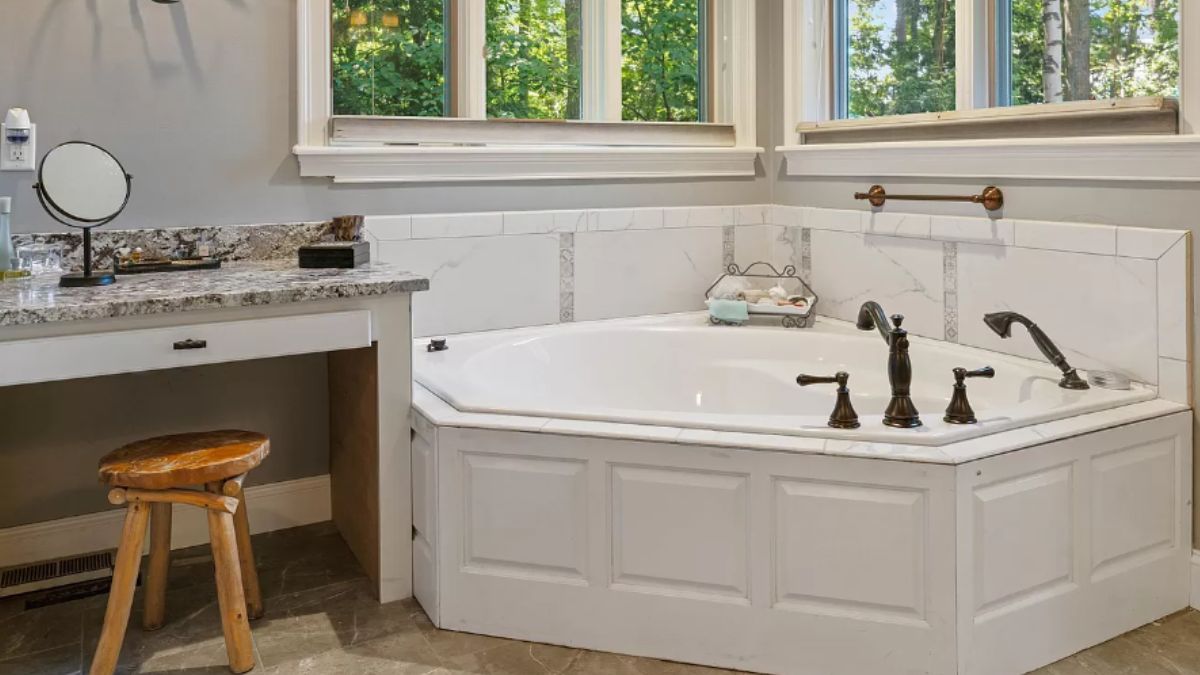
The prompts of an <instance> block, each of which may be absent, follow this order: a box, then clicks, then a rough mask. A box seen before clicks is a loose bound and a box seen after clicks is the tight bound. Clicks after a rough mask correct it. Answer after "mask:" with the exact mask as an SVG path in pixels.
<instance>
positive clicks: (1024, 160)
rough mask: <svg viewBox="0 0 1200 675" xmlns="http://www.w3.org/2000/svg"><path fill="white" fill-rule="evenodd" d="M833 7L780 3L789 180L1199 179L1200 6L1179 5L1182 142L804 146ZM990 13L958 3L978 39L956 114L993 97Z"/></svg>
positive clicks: (963, 45)
mask: <svg viewBox="0 0 1200 675" xmlns="http://www.w3.org/2000/svg"><path fill="white" fill-rule="evenodd" d="M829 2H830V0H798V1H797V2H794V3H792V2H788V3H785V5H784V22H783V23H784V26H783V30H784V38H783V44H784V45H785V49H784V78H783V79H784V82H783V88H784V92H783V98H784V117H783V120H784V122H783V126H784V129H783V136H782V138H783V139H784V141H783V143H782V144H781V145H779V146H778V147H776V151H777V152H779V153H780V154H781V155H782V156H783V157H785V158H786V173H787V175H789V176H808V177H816V176H831V177H868V176H869V177H900V178H950V177H971V178H985V179H1041V180H1055V179H1061V180H1092V181H1139V182H1156V181H1157V182H1200V135H1197V134H1196V132H1197V130H1200V3H1187V2H1181V3H1180V42H1181V54H1180V62H1181V73H1182V76H1181V77H1182V80H1181V82H1180V94H1181V96H1180V113H1179V114H1180V119H1179V123H1180V125H1179V126H1180V135H1178V136H1105V137H1082V138H1050V139H1046V138H1041V139H1030V140H1027V141H1026V140H1020V139H998V140H997V139H980V140H965V141H964V140H956V141H911V142H898V143H831V144H822V145H801V144H800V138H799V134H798V133H797V132H796V124H797V123H798V122H800V121H825V120H828V119H829V112H830V106H829V104H828V99H829V88H830V77H831V70H830V68H829V66H828V64H827V63H825V62H826V61H828V47H827V45H828V44H829V42H828V40H829V39H830V37H831V36H829V34H828V33H829V25H828V24H829V21H828V18H825V17H827V14H826V13H827V12H829V11H830V7H829V4H828V3H829ZM987 7H988V3H987V2H986V0H965V1H961V2H959V3H957V10H956V18H955V21H956V32H958V34H959V35H974V36H975V39H974V40H973V41H970V42H968V41H966V40H959V44H958V45H957V46H956V52H955V58H956V60H957V72H958V75H959V77H958V81H957V87H956V98H957V109H959V110H970V109H973V108H980V107H986V106H987V105H988V99H989V98H990V91H989V70H990V69H989V60H990V59H991V58H992V57H991V54H990V53H989V46H988V43H989V41H988V40H987V39H986V38H987V30H988V28H989V23H990V22H989V21H988V20H987V17H986V15H985V12H986V11H987ZM814 17H815V18H814ZM1189 47H1190V48H1189ZM967 74H971V75H972V76H971V77H963V76H964V75H967Z"/></svg>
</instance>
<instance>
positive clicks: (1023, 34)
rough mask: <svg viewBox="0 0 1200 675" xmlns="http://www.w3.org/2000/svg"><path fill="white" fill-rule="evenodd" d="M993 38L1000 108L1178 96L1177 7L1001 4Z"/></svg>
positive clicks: (1062, 1) (1026, 0) (1066, 0)
mask: <svg viewBox="0 0 1200 675" xmlns="http://www.w3.org/2000/svg"><path fill="white" fill-rule="evenodd" d="M1043 5H1045V9H1044V10H1043ZM996 34H997V39H996V47H997V53H996V104H997V105H1025V104H1030V103H1061V102H1063V101H1089V100H1098V99H1116V98H1131V97H1134V96H1171V97H1178V96H1179V0H1047V1H1044V0H996Z"/></svg>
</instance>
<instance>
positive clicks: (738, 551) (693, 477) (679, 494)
mask: <svg viewBox="0 0 1200 675" xmlns="http://www.w3.org/2000/svg"><path fill="white" fill-rule="evenodd" d="M611 485H612V488H611V490H612V495H611V497H610V503H611V504H612V561H613V570H612V584H613V587H614V588H617V589H622V590H641V591H643V592H656V593H665V594H667V595H675V594H680V593H683V594H689V595H693V596H698V597H704V596H710V595H718V596H724V597H723V598H722V599H730V598H733V599H741V600H742V601H744V602H749V596H748V593H749V579H748V573H749V558H750V550H749V544H750V518H749V516H750V513H749V510H750V504H749V476H748V475H746V474H721V473H708V472H697V471H682V470H678V469H658V468H649V467H639V466H614V467H612V479H611Z"/></svg>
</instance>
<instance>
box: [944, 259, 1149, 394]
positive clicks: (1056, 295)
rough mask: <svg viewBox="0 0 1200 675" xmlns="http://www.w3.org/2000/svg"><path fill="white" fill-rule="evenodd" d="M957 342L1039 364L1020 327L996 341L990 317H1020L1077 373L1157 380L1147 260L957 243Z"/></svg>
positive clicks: (1030, 342) (1036, 352)
mask: <svg viewBox="0 0 1200 675" xmlns="http://www.w3.org/2000/svg"><path fill="white" fill-rule="evenodd" d="M958 274H959V277H958V306H959V331H958V333H959V341H960V342H961V343H963V344H969V345H974V346H977V347H983V348H985V349H993V350H995V351H999V352H1004V353H1008V354H1016V355H1018V356H1024V357H1027V358H1031V359H1043V358H1044V357H1042V355H1041V354H1040V353H1039V352H1038V350H1037V348H1036V347H1035V346H1034V344H1033V341H1032V340H1031V339H1029V336H1028V335H1027V334H1025V333H1024V329H1023V328H1021V327H1020V326H1013V336H1012V337H1011V338H1008V339H1003V340H1002V339H1001V338H999V337H998V336H997V335H996V334H995V333H993V332H992V331H991V330H990V329H988V328H987V326H986V325H984V323H983V320H982V319H983V315H984V314H987V313H989V312H997V311H1003V310H1011V311H1015V312H1020V313H1021V314H1024V315H1025V316H1027V317H1029V319H1030V320H1032V321H1033V322H1035V323H1037V324H1038V325H1039V326H1040V327H1041V328H1042V330H1044V331H1045V332H1046V334H1047V335H1049V336H1050V338H1051V339H1052V340H1054V343H1055V344H1056V345H1058V348H1059V349H1061V350H1062V352H1063V354H1064V355H1066V357H1067V360H1068V361H1070V362H1071V365H1073V366H1075V367H1077V368H1082V369H1085V370H1087V369H1095V368H1101V369H1104V370H1116V371H1118V372H1121V373H1124V374H1126V375H1129V376H1131V377H1133V378H1134V379H1136V380H1139V381H1142V382H1149V383H1154V382H1156V381H1157V377H1158V344H1157V338H1156V333H1157V325H1158V319H1157V316H1156V308H1155V304H1156V303H1155V300H1154V298H1155V296H1156V294H1157V270H1156V269H1155V263H1154V261H1150V260H1139V259H1135V258H1118V257H1115V256H1100V255H1089V254H1082V253H1069V252H1063V251H1048V250H1035V249H1028V248H1019V247H1004V246H987V245H981V244H959V246H958Z"/></svg>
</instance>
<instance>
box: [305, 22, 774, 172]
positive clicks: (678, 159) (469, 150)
mask: <svg viewBox="0 0 1200 675" xmlns="http://www.w3.org/2000/svg"><path fill="white" fill-rule="evenodd" d="M296 2H297V26H298V30H297V67H296V72H297V78H298V82H297V88H296V91H297V96H298V99H299V100H298V101H297V105H296V110H297V120H296V128H297V139H296V144H295V148H294V153H295V154H296V156H297V159H298V160H299V163H300V175H301V176H306V177H325V178H332V179H333V181H334V182H336V183H364V182H370V183H384V182H390V183H415V182H420V183H430V182H468V181H469V182H474V181H495V180H546V179H576V180H578V179H596V180H607V179H614V178H622V179H628V178H643V179H667V178H681V177H722V176H754V175H755V173H756V171H757V159H758V155H759V154H760V153H761V152H762V149H761V148H759V147H757V145H758V143H757V136H756V130H755V123H756V117H755V102H756V100H757V97H756V91H755V58H756V51H755V50H756V48H755V28H756V26H755V20H754V17H755V9H754V3H752V2H746V1H745V0H716V4H717V11H716V14H717V17H716V20H717V35H718V39H717V42H718V44H717V45H714V46H713V49H714V50H716V53H717V55H718V63H719V64H720V67H719V72H718V73H716V74H715V76H714V77H715V79H714V83H715V86H714V94H715V96H716V98H717V100H718V102H719V104H720V105H718V107H717V114H716V119H714V120H712V121H713V122H717V123H722V124H726V125H732V127H733V129H734V133H735V145H736V146H737V147H736V148H730V147H694V148H688V149H687V150H686V151H684V149H681V148H677V147H663V146H664V145H670V144H669V143H663V144H657V143H656V144H653V145H647V146H646V147H641V148H636V149H634V148H613V147H607V146H598V145H594V144H593V145H588V144H586V143H582V142H577V141H573V140H572V141H571V142H570V143H563V142H562V141H561V140H560V141H559V142H558V143H553V142H546V141H544V140H542V141H541V144H540V145H538V146H537V147H532V146H526V147H523V148H514V147H511V146H513V145H519V143H516V142H514V141H513V140H512V139H511V138H508V139H507V140H506V143H505V144H504V145H499V144H497V145H468V144H467V143H466V142H463V141H454V142H455V143H457V145H450V146H432V145H425V146H422V145H419V144H417V143H414V142H409V141H408V140H407V139H406V140H405V141H404V143H405V144H404V145H396V146H384V147H380V146H379V145H378V144H377V143H374V144H373V143H362V144H353V145H341V144H339V145H336V146H335V145H334V141H335V139H334V138H332V135H333V132H332V130H331V124H330V120H331V118H332V109H333V101H332V98H331V97H332V94H331V91H330V86H329V82H330V75H331V73H330V65H329V53H330V52H329V50H330V44H331V39H330V34H329V31H330V27H329V19H330V8H329V2H328V0H296ZM583 7H584V10H585V11H584V15H583V17H582V20H583V22H584V24H586V25H584V26H583V33H584V35H583V37H584V42H585V44H584V51H585V56H587V57H589V58H585V61H592V62H593V63H592V64H591V65H590V66H589V65H588V64H587V63H585V64H584V68H585V75H584V86H585V91H584V92H583V99H582V100H583V107H584V110H583V111H582V112H583V117H584V118H585V120H588V121H607V122H616V121H619V120H620V119H621V101H620V98H621V94H620V92H621V88H620V87H621V80H620V78H621V70H620V50H621V12H620V5H619V3H612V2H603V3H601V1H600V0H588V2H585V3H584V6H583ZM484 11H485V7H484V2H483V0H454V2H452V3H451V25H452V26H453V31H454V35H453V36H452V37H451V44H452V47H453V56H452V59H451V61H452V64H451V65H452V71H453V73H454V74H453V75H452V76H451V79H452V82H451V87H452V90H453V96H452V98H453V105H452V108H453V113H454V114H455V115H457V117H458V118H468V119H475V120H483V119H486V117H487V111H486V81H485V80H486V72H485V63H486V60H485V59H486V56H485V54H484V52H485V44H484V40H485V35H484V24H485V18H486V16H485V14H484ZM597 59H600V60H603V63H602V64H596V63H595V61H596V60H597ZM461 121H462V120H461V119H457V120H447V122H448V123H452V122H461ZM579 124H587V122H586V121H585V122H580V123H579ZM409 126H410V127H411V126H412V125H411V124H410V125H409ZM526 126H527V127H528V128H521V129H514V128H513V127H512V126H505V127H503V128H502V129H501V128H500V127H497V131H501V130H502V131H503V132H504V133H522V134H530V135H531V137H532V138H533V141H534V142H537V138H538V137H539V136H544V133H542V132H539V131H538V130H537V129H536V128H533V127H536V125H526ZM543 131H544V130H543ZM652 135H653V134H651V136H652ZM651 140H652V139H651ZM526 141H527V139H524V138H523V139H521V142H522V143H524V142H526ZM722 145H726V143H722Z"/></svg>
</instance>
